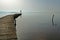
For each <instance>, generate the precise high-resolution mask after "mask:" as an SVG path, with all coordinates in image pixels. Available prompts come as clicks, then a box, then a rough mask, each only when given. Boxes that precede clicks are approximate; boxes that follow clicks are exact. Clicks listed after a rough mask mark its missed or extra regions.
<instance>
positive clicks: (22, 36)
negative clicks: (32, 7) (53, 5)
mask: <svg viewBox="0 0 60 40" xmlns="http://www.w3.org/2000/svg"><path fill="white" fill-rule="evenodd" d="M59 15H60V14H59V13H57V14H55V16H54V17H55V18H54V22H55V23H56V24H58V25H57V26H55V25H54V26H52V14H51V13H23V15H22V17H19V18H18V19H17V36H18V40H60V21H59V20H60V17H59Z"/></svg>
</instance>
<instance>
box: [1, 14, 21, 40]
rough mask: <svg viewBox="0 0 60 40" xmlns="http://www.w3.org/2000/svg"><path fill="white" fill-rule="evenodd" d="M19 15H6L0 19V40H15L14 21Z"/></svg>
mask: <svg viewBox="0 0 60 40" xmlns="http://www.w3.org/2000/svg"><path fill="white" fill-rule="evenodd" d="M20 15H21V14H14V15H7V16H4V17H2V18H0V40H17V36H16V20H15V19H16V18H17V17H18V16H20ZM14 21H15V22H14Z"/></svg>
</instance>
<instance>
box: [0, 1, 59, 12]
mask: <svg viewBox="0 0 60 40" xmlns="http://www.w3.org/2000/svg"><path fill="white" fill-rule="evenodd" d="M0 10H14V11H16V10H17V11H19V10H23V12H35V11H36V12H49V11H51V10H54V11H55V12H56V11H57V12H60V0H0Z"/></svg>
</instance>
